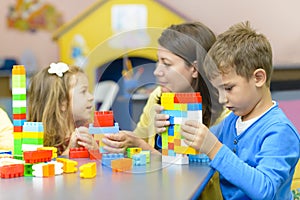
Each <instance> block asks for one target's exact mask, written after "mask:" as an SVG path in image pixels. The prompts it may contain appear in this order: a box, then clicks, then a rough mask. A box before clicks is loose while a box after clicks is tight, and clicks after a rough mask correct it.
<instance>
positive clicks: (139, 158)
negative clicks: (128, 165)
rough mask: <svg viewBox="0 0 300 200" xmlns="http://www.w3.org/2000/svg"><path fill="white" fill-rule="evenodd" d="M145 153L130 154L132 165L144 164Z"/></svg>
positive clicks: (145, 162)
mask: <svg viewBox="0 0 300 200" xmlns="http://www.w3.org/2000/svg"><path fill="white" fill-rule="evenodd" d="M146 157H147V156H146V154H135V155H133V156H132V160H133V165H135V166H141V165H146V164H147V161H146Z"/></svg>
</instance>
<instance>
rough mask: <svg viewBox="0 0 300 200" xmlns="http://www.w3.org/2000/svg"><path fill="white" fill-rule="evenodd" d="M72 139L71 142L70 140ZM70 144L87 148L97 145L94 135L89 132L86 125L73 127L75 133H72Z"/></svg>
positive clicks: (93, 147)
mask: <svg viewBox="0 0 300 200" xmlns="http://www.w3.org/2000/svg"><path fill="white" fill-rule="evenodd" d="M71 141H72V142H71ZM71 141H70V143H72V144H70V145H73V146H83V147H85V148H87V149H98V148H99V146H98V144H97V142H96V140H95V139H94V137H93V136H92V135H91V134H89V129H88V128H87V127H84V126H81V127H79V128H76V129H75V133H73V134H72V137H71Z"/></svg>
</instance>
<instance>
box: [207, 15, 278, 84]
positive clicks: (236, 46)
mask: <svg viewBox="0 0 300 200" xmlns="http://www.w3.org/2000/svg"><path fill="white" fill-rule="evenodd" d="M272 66H273V64H272V48H271V45H270V43H269V41H268V39H267V38H266V37H265V36H264V35H263V34H260V33H257V32H256V31H255V30H254V29H252V28H251V27H250V23H249V22H248V21H247V22H245V23H238V24H235V25H233V26H231V27H230V28H229V29H228V30H227V31H225V32H224V33H222V34H220V35H219V36H218V37H217V41H216V42H215V43H214V45H213V46H212V47H211V49H210V50H209V52H208V54H207V56H206V58H205V61H204V70H205V73H206V75H207V76H208V79H210V80H212V79H214V78H216V77H217V76H218V75H220V74H226V72H228V71H229V70H231V69H234V70H235V71H236V73H237V75H239V76H242V77H245V78H246V79H247V80H249V78H250V77H251V76H252V75H253V72H254V71H255V70H256V69H264V70H265V71H266V74H267V80H266V84H267V86H268V87H269V86H270V82H271V75H272V71H273V68H272Z"/></svg>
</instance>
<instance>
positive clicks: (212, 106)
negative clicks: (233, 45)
mask: <svg viewBox="0 0 300 200" xmlns="http://www.w3.org/2000/svg"><path fill="white" fill-rule="evenodd" d="M215 41H216V36H215V34H214V33H213V32H212V31H211V30H210V29H209V28H208V27H207V26H205V25H204V24H202V23H200V22H186V23H182V24H178V25H171V26H170V27H168V28H167V29H165V30H164V31H163V32H162V34H161V36H160V38H159V39H158V43H159V45H160V46H162V47H164V48H166V49H168V50H169V51H170V52H172V53H173V54H175V55H177V56H179V57H181V58H182V59H183V60H184V61H185V62H186V64H187V65H188V66H190V67H193V66H196V67H197V69H198V78H195V79H194V80H193V81H192V83H191V87H192V88H193V91H194V92H200V93H201V96H202V115H203V123H204V124H205V125H206V126H208V127H209V126H211V125H213V124H214V123H215V121H216V120H217V118H218V117H219V116H220V114H221V113H222V111H223V106H222V105H220V104H219V103H218V92H217V90H216V89H215V88H214V87H213V86H212V84H211V83H210V82H209V81H208V79H207V78H206V77H205V74H204V71H203V65H202V64H203V61H204V58H205V56H206V54H207V52H208V50H209V49H210V47H211V46H212V45H213V44H214V42H215Z"/></svg>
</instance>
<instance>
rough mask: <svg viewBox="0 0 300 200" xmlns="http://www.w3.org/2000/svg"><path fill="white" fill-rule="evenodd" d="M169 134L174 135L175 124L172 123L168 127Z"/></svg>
mask: <svg viewBox="0 0 300 200" xmlns="http://www.w3.org/2000/svg"><path fill="white" fill-rule="evenodd" d="M168 135H169V136H174V125H170V126H169V128H168Z"/></svg>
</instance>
